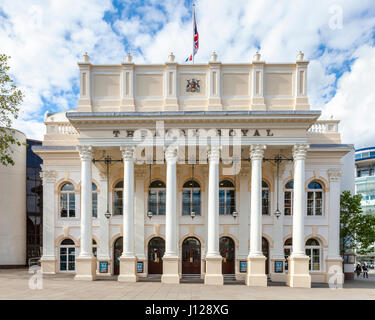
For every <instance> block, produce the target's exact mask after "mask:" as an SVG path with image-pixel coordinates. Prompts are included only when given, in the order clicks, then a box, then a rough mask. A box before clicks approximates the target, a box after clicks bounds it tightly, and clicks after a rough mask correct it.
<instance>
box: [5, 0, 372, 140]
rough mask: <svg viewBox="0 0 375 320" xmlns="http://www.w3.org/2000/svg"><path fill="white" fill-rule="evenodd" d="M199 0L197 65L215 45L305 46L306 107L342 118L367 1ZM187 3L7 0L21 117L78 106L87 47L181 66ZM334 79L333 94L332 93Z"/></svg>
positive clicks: (228, 48)
mask: <svg viewBox="0 0 375 320" xmlns="http://www.w3.org/2000/svg"><path fill="white" fill-rule="evenodd" d="M196 4H197V6H196V7H197V9H196V13H197V23H198V31H199V34H200V49H199V52H198V55H197V56H196V59H195V61H196V62H207V61H208V59H209V56H210V54H211V53H212V51H213V50H215V51H216V52H217V53H218V55H219V59H220V60H221V61H222V62H233V61H235V62H244V61H251V59H252V56H253V54H254V52H255V50H256V47H257V46H259V47H260V48H261V49H260V51H261V54H262V58H263V59H264V60H266V62H289V61H294V60H295V57H296V54H297V52H298V51H299V50H302V51H304V52H305V58H307V59H310V66H309V77H308V86H309V91H308V94H309V98H310V103H311V105H312V107H313V108H314V109H316V108H318V109H322V110H323V111H324V113H325V114H326V113H330V112H333V111H334V110H335V113H333V114H334V115H335V117H340V115H341V116H343V117H348V115H347V114H346V113H343V112H341V111H340V112H341V113H340V112H339V110H340V108H339V107H338V105H339V97H340V94H341V95H345V94H348V93H345V91H344V90H349V88H348V87H345V79H347V78H350V77H355V74H353V75H352V76H351V74H352V73H353V72H355V66H356V65H357V64H359V63H360V61H362V59H367V60H369V59H370V57H368V56H367V55H366V54H365V53H364V52H362V51H357V49H358V48H360V47H362V48H367V49H363V50H364V51H366V50H370V49H371V47H370V46H367V45H368V44H369V43H370V42H371V43H372V41H373V40H372V37H373V30H374V28H375V7H374V6H373V1H372V0H363V1H360V2H359V1H351V0H341V1H337V0H316V1H297V0H294V1H290V0H277V1H272V0H264V1H255V0H253V1H249V0H236V4H235V5H234V4H233V2H232V1H224V0H222V1H218V0H200V1H197V2H196ZM337 8H338V9H339V10H338V11H337ZM189 9H190V8H186V7H185V6H184V1H182V0H165V1H163V2H160V1H157V0H145V1H140V2H135V1H126V2H125V3H124V10H123V11H122V12H117V8H114V7H113V5H112V3H111V1H110V0H91V1H88V0H79V1H75V0H65V1H62V0H54V1H42V0H39V1H33V2H32V3H27V2H25V1H21V0H3V1H2V4H0V12H1V11H2V12H4V13H5V15H6V16H7V18H2V15H1V14H0V43H1V48H0V51H1V52H5V53H7V54H8V55H11V56H12V59H11V67H12V73H13V74H14V76H15V77H16V80H17V83H18V84H19V85H20V86H21V87H22V88H24V89H25V91H26V94H27V96H26V99H25V103H24V104H23V107H22V113H21V117H20V119H21V120H24V121H26V120H30V119H41V115H42V114H43V113H44V112H45V108H46V106H45V105H44V104H43V103H44V102H43V100H44V101H47V103H48V104H49V105H51V104H52V105H53V104H56V106H55V107H54V111H58V110H65V109H67V108H74V103H75V101H76V100H77V97H76V96H75V94H74V93H73V92H72V87H73V85H77V76H78V68H77V64H76V63H77V61H78V60H80V57H81V54H82V53H83V52H85V51H87V52H88V53H89V55H90V56H91V60H92V61H93V62H94V63H107V62H109V63H115V62H121V61H123V59H124V56H125V54H126V52H127V51H128V50H130V51H131V52H132V53H133V54H134V56H135V59H134V60H135V62H136V63H157V62H158V63H162V62H164V61H166V59H167V56H168V54H169V52H171V51H173V52H174V53H175V55H176V60H177V61H179V62H181V63H183V61H184V60H185V58H186V57H187V56H188V55H189V54H190V53H191V47H192V43H191V42H192V23H191V13H190V11H189ZM341 9H342V10H341ZM108 11H109V12H111V13H113V18H114V19H115V20H114V21H112V26H111V24H110V23H107V22H106V21H105V20H104V13H105V12H108ZM341 11H342V28H341V29H340V28H338V29H331V28H330V24H332V23H331V22H332V19H333V18H338V19H340V18H341V17H340V16H339V15H338V16H337V12H338V13H340V12H341ZM139 52H141V54H140V53H139ZM355 56H358V59H357V62H356V63H355V64H354V65H353V69H352V71H351V72H350V71H349V72H347V73H345V74H344V76H343V77H342V79H341V81H339V82H338V83H337V79H336V74H335V73H333V71H337V70H340V69H342V68H343V67H346V64H347V61H349V60H350V59H353V57H355ZM367 60H366V61H367ZM356 68H358V67H356ZM364 71H365V70H364ZM336 85H338V91H337V93H336V96H335V97H334V98H333V99H332V96H333V95H334V92H335V90H336ZM362 86H363V87H362V88H361V94H362V96H357V95H356V92H357V93H359V90H357V91H356V92H354V91H353V92H351V93H350V94H351V95H353V96H352V99H353V103H354V102H356V103H354V106H353V108H354V109H353V110H358V109H359V108H361V107H362V106H361V105H359V102H362V101H361V100H362V99H363V97H365V96H370V94H367V95H366V92H367V91H371V87H370V86H369V85H367V86H366V85H365V83H363V84H362ZM369 93H370V92H369ZM330 99H332V101H331V102H329V100H330ZM342 102H344V101H342ZM326 103H328V105H327V107H326V106H325V104H326ZM334 106H336V107H334ZM330 110H331V111H330ZM336 111H337V112H336ZM356 117H358V119H359V120H358V121H359V122H362V125H361V126H359V129H358V130H360V128H363V127H366V126H367V127H368V128H369V130H370V131H369V132H367V136H369V135H372V136H373V135H374V134H375V129H374V131H373V132H371V129H372V128H371V123H370V122H369V121H370V117H367V116H366V115H363V114H362V113H361V112H356ZM344 122H345V120H343V124H344ZM19 123H21V122H18V124H19ZM363 124H364V125H363ZM367 124H368V125H367ZM19 129H21V130H22V128H19ZM341 129H342V130H343V132H344V139H346V142H352V141H350V135H349V133H348V130H347V127H346V126H344V125H342V126H341ZM351 130H353V128H351ZM357 136H358V135H357Z"/></svg>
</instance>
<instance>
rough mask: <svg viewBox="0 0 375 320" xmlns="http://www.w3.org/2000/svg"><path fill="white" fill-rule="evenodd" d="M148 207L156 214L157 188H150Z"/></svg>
mask: <svg viewBox="0 0 375 320" xmlns="http://www.w3.org/2000/svg"><path fill="white" fill-rule="evenodd" d="M148 209H149V210H150V211H151V212H152V213H153V214H156V191H155V190H150V191H149V192H148Z"/></svg>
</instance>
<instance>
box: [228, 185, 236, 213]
mask: <svg viewBox="0 0 375 320" xmlns="http://www.w3.org/2000/svg"><path fill="white" fill-rule="evenodd" d="M234 192H235V191H234V190H228V198H229V201H228V203H229V205H228V208H227V214H232V212H234V210H235V208H236V203H235V198H234Z"/></svg>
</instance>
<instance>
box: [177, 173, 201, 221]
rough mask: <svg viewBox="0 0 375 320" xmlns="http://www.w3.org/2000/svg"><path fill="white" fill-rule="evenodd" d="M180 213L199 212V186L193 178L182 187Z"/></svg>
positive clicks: (197, 213) (198, 213)
mask: <svg viewBox="0 0 375 320" xmlns="http://www.w3.org/2000/svg"><path fill="white" fill-rule="evenodd" d="M182 188H183V189H182V215H184V216H185V215H190V213H191V212H192V211H194V212H195V214H196V215H200V214H201V186H200V185H199V183H198V182H196V181H195V180H189V181H187V182H185V183H184V185H183V187H182Z"/></svg>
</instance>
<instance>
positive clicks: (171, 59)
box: [168, 52, 176, 62]
mask: <svg viewBox="0 0 375 320" xmlns="http://www.w3.org/2000/svg"><path fill="white" fill-rule="evenodd" d="M174 58H176V57H175V55H174V54H173V52H171V53H170V54H169V56H168V59H169V62H174Z"/></svg>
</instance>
